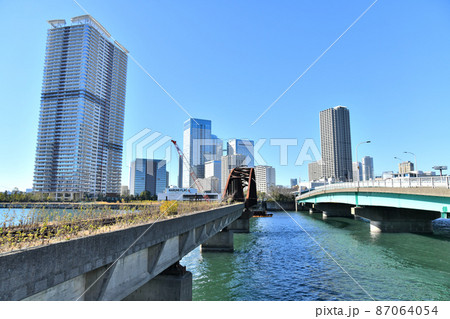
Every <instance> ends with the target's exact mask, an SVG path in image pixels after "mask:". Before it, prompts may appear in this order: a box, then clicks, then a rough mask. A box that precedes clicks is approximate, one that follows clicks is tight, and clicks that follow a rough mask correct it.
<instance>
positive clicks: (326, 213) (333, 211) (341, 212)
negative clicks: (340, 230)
mask: <svg viewBox="0 0 450 319" xmlns="http://www.w3.org/2000/svg"><path fill="white" fill-rule="evenodd" d="M313 208H314V209H316V210H319V211H322V218H323V219H327V218H328V217H351V218H353V215H352V211H351V208H352V206H351V205H346V204H337V203H320V204H313Z"/></svg>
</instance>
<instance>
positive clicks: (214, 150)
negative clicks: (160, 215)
mask: <svg viewBox="0 0 450 319" xmlns="http://www.w3.org/2000/svg"><path fill="white" fill-rule="evenodd" d="M222 152H223V142H222V140H221V139H219V138H217V136H215V135H213V134H211V121H209V120H201V119H194V118H191V119H188V120H187V121H185V122H184V132H183V153H184V156H185V157H186V159H187V161H188V162H189V164H190V166H191V167H192V169H193V170H194V173H195V175H196V176H197V178H205V163H206V162H208V161H218V160H220V159H221V157H222ZM193 186H194V180H193V179H192V177H191V176H190V172H189V170H188V168H187V167H185V168H184V169H183V187H185V188H189V187H193Z"/></svg>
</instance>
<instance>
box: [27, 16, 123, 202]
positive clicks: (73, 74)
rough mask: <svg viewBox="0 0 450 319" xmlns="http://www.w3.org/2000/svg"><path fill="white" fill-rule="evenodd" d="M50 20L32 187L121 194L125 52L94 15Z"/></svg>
mask: <svg viewBox="0 0 450 319" xmlns="http://www.w3.org/2000/svg"><path fill="white" fill-rule="evenodd" d="M71 22H72V24H71V25H66V21H65V20H51V21H49V24H50V25H51V28H50V29H49V30H48V37H47V48H46V56H45V66H44V80H43V86H42V95H41V110H40V116H39V128H38V138H37V148H36V162H35V169H34V183H33V189H34V190H35V191H36V192H41V193H47V194H49V195H50V196H54V197H56V198H64V199H81V198H82V197H83V196H84V195H89V196H96V195H100V194H101V195H106V196H118V195H119V194H120V187H121V170H122V148H123V124H124V112H125V91H126V78H127V54H128V51H127V50H126V49H125V48H124V47H123V46H122V45H120V44H119V43H118V42H117V41H115V40H113V39H112V38H111V36H110V34H109V33H108V31H106V30H105V28H104V27H103V26H101V25H100V24H99V23H98V22H97V21H96V20H95V19H94V18H93V17H91V16H90V15H84V16H80V17H75V18H72V19H71Z"/></svg>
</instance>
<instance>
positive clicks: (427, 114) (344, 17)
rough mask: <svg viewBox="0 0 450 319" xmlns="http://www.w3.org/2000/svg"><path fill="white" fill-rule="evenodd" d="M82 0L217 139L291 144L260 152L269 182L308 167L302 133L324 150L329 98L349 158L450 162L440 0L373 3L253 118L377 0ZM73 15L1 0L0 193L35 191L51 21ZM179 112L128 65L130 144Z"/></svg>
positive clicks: (174, 123)
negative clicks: (300, 159)
mask: <svg viewBox="0 0 450 319" xmlns="http://www.w3.org/2000/svg"><path fill="white" fill-rule="evenodd" d="M78 2H79V3H80V4H81V5H82V6H83V7H84V8H85V9H86V10H87V11H89V13H90V14H92V15H93V16H94V17H95V18H96V19H97V20H98V21H99V22H100V23H102V25H103V26H104V27H105V28H106V29H107V30H108V31H109V32H110V33H111V34H112V35H113V37H114V38H115V39H117V40H118V41H119V42H120V43H122V44H123V45H124V46H125V47H126V48H127V49H128V50H129V51H130V52H131V54H132V55H133V56H134V57H135V58H136V59H137V61H139V62H140V63H141V64H142V65H143V66H144V67H145V68H146V69H147V70H148V71H149V73H150V74H151V75H152V76H154V77H155V78H156V79H157V80H158V81H159V82H160V83H161V84H162V85H163V86H164V87H165V88H166V89H167V90H168V91H169V92H170V94H172V95H173V97H174V98H175V99H177V100H178V102H179V103H180V104H181V105H182V106H183V107H184V108H186V109H187V110H188V112H189V113H190V114H191V115H192V116H193V117H198V118H203V119H210V120H212V127H213V133H214V134H216V135H217V136H219V137H220V138H223V139H226V138H251V139H254V140H255V141H256V140H258V139H261V138H266V139H271V138H289V139H297V140H298V145H297V146H290V147H289V149H288V151H289V152H288V155H289V157H288V165H280V152H279V147H278V146H270V142H269V141H267V142H266V143H265V145H264V146H263V147H262V149H261V152H260V153H261V155H262V156H263V158H264V159H265V161H266V162H267V163H268V164H269V165H273V166H274V167H276V169H277V183H278V184H282V185H287V184H289V179H290V178H292V177H296V178H298V177H301V179H302V180H306V179H307V177H308V176H307V163H308V162H305V163H304V165H302V166H295V165H294V162H295V160H296V158H297V156H298V154H299V153H300V149H301V146H302V144H303V141H304V140H305V139H307V138H312V139H313V140H314V141H315V142H316V144H317V145H318V146H319V147H320V135H319V111H321V110H323V109H326V108H330V107H334V106H336V105H345V106H347V107H348V108H349V110H350V118H351V131H352V144H353V148H355V146H356V144H357V143H358V142H360V141H363V140H367V139H370V140H372V144H370V145H362V146H361V147H360V148H359V154H358V155H359V157H362V156H365V155H370V156H373V157H374V166H375V173H376V174H377V175H379V174H381V172H382V171H386V170H397V166H396V165H397V162H398V161H396V160H395V159H394V156H398V157H400V158H402V159H405V160H411V161H412V160H413V157H412V156H411V155H407V154H403V151H410V152H414V153H415V154H416V155H417V162H418V168H419V169H421V170H425V171H427V170H431V167H432V166H433V165H438V164H439V165H450V161H449V158H450V148H449V147H448V141H449V135H450V131H449V124H448V120H449V119H450V108H449V102H450V101H449V100H450V56H449V52H450V33H449V32H448V30H450V2H449V1H446V0H429V1H418V0H397V1H389V0H379V1H378V2H377V3H376V4H375V5H374V6H373V8H372V9H371V10H370V11H369V12H368V13H367V14H366V15H365V16H364V17H363V18H362V19H361V20H360V21H359V22H358V23H357V24H356V25H355V26H354V27H353V28H352V29H351V30H349V31H348V33H347V34H345V36H344V37H343V38H342V39H341V40H340V41H339V42H338V43H337V44H336V45H335V46H333V48H331V50H330V51H329V52H328V53H327V54H326V55H325V56H324V57H323V58H322V59H321V60H320V61H319V62H318V63H317V64H316V65H315V66H314V67H313V68H312V69H311V70H310V71H309V72H308V73H307V74H306V75H305V76H304V77H303V78H302V79H301V80H300V81H299V82H298V83H297V84H296V85H295V86H294V87H292V89H291V90H290V91H289V92H288V93H287V94H286V95H285V96H283V98H282V99H280V101H279V102H278V103H277V104H275V105H274V106H273V108H272V109H271V110H270V111H269V112H267V114H265V115H264V116H263V117H262V118H261V120H259V121H258V122H257V123H256V124H255V125H253V126H251V123H252V122H253V121H254V120H255V119H256V118H257V117H258V116H259V115H260V114H261V113H262V112H263V111H264V110H265V109H266V108H267V107H268V106H269V105H270V104H271V103H272V102H273V101H274V100H275V99H276V98H277V97H278V96H279V95H280V94H281V93H282V92H283V91H284V90H285V89H286V88H287V87H288V86H289V85H290V84H291V83H292V82H293V81H294V80H295V79H296V78H297V77H298V76H299V75H300V74H301V73H302V72H303V71H304V70H305V69H306V68H307V67H308V66H309V65H310V64H311V63H312V62H313V61H314V60H315V59H316V58H317V57H318V56H319V55H320V54H321V53H322V52H323V51H324V50H325V49H326V48H327V47H328V46H329V45H330V44H331V43H332V42H333V41H334V40H335V39H336V38H337V37H338V36H339V35H340V34H341V33H342V32H343V31H344V30H345V29H346V28H347V27H348V26H349V25H350V24H351V23H352V22H353V21H354V20H355V19H356V18H357V17H358V16H359V15H360V14H361V13H362V12H363V11H364V10H365V9H366V8H367V7H368V6H369V5H370V4H371V3H372V2H373V1H372V0H368V1H366V0H316V1H294V0H292V1H256V0H255V1H237V0H236V1H224V0H223V1H206V0H204V1H137V0H133V1H128V2H123V1H94V0H80V1H78ZM82 14H83V11H82V10H81V9H80V8H79V7H78V6H77V5H76V4H75V3H74V2H73V1H71V0H64V1H62V0H58V1H48V0H42V1H31V0H30V1H26V0H23V1H0V35H1V38H2V44H1V48H2V49H1V50H0V88H1V100H0V109H1V116H0V136H1V139H0V149H1V150H2V152H1V157H0V189H12V188H13V187H18V188H19V189H23V190H24V189H25V188H30V187H31V186H32V179H33V166H34V156H35V148H36V136H37V126H38V115H39V101H40V91H41V84H42V73H43V62H44V54H45V42H46V32H47V29H48V24H47V22H46V21H47V20H50V19H58V18H63V19H66V20H68V21H69V20H70V18H71V17H74V16H78V15H82ZM187 118H188V116H187V115H186V114H185V113H184V112H183V111H182V110H180V109H179V108H178V106H177V105H176V104H175V103H174V102H173V101H172V100H171V99H170V98H169V97H168V96H167V95H166V94H165V93H164V92H163V91H162V90H161V89H160V88H159V87H158V86H157V85H156V84H155V83H154V82H152V80H151V79H150V78H149V77H148V76H147V75H146V74H145V73H144V72H143V71H142V70H141V69H140V68H138V67H137V66H136V64H135V63H134V62H133V61H131V60H129V63H128V83H127V99H126V117H125V140H127V139H129V138H131V137H132V136H133V135H134V134H136V133H137V132H139V131H141V130H142V129H145V128H148V129H150V130H152V131H157V132H160V133H162V134H163V135H167V136H170V137H172V138H174V139H175V140H177V141H179V142H180V143H181V142H182V129H183V122H184V121H185V120H186V119H187ZM167 146H169V144H167ZM162 152H163V151H161V152H160V153H161V154H159V153H157V154H155V156H162V155H163V154H162ZM354 155H355V154H354V152H353V156H354ZM172 156H173V157H174V158H175V150H174V149H172ZM168 168H169V171H170V173H171V174H170V175H171V176H170V179H171V184H175V183H176V178H177V174H178V164H177V162H176V161H172V162H171V163H169V165H168ZM122 183H123V184H128V164H127V163H126V161H125V160H124V165H123V178H122Z"/></svg>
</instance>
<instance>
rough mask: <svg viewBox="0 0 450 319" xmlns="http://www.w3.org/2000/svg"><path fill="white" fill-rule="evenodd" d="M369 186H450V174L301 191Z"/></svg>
mask: <svg viewBox="0 0 450 319" xmlns="http://www.w3.org/2000/svg"><path fill="white" fill-rule="evenodd" d="M357 187H359V188H370V187H402V188H417V187H429V188H447V189H448V188H450V176H433V177H431V176H430V177H398V178H389V179H385V180H370V181H360V182H359V183H358V182H344V183H334V184H327V185H323V186H317V187H315V188H314V189H311V190H310V191H306V192H303V193H302V194H300V196H301V195H303V194H308V193H312V192H316V191H323V190H332V189H343V188H357Z"/></svg>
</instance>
